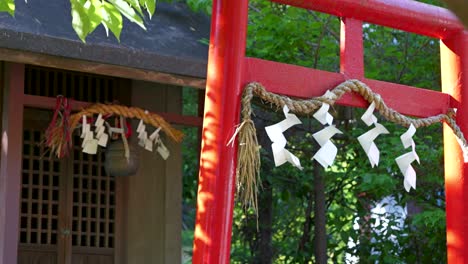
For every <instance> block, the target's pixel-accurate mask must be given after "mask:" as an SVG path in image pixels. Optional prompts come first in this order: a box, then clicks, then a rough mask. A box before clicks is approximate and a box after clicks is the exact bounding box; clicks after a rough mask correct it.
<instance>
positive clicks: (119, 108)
mask: <svg viewBox="0 0 468 264" xmlns="http://www.w3.org/2000/svg"><path fill="white" fill-rule="evenodd" d="M94 114H102V115H103V116H105V115H115V116H123V117H126V118H137V119H141V120H143V122H144V123H145V124H150V125H152V126H153V127H161V130H162V131H164V133H166V134H167V135H168V136H169V137H170V138H171V139H173V140H174V141H176V142H180V141H181V140H182V138H183V133H182V132H181V131H179V130H177V129H175V128H173V127H172V126H171V125H170V124H169V123H167V122H166V121H165V120H164V118H162V117H161V116H159V115H157V114H155V113H151V112H148V113H145V110H143V109H141V108H138V107H128V106H123V105H113V104H94V105H91V106H90V107H88V108H85V109H83V110H81V111H80V112H78V113H76V114H73V115H71V116H70V122H69V124H70V127H69V129H68V131H69V133H72V132H73V130H74V129H75V128H76V127H77V126H78V123H79V121H80V119H81V118H82V116H84V115H85V116H93V115H94ZM63 131H64V130H63V127H61V126H58V127H55V128H54V129H53V130H52V131H51V135H50V136H51V140H50V142H49V143H48V147H50V148H51V150H52V152H55V153H56V154H57V156H58V157H60V153H61V152H60V150H61V149H62V148H63V147H64V146H65V143H66V135H63Z"/></svg>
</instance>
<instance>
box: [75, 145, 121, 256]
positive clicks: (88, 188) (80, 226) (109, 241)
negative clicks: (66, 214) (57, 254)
mask: <svg viewBox="0 0 468 264" xmlns="http://www.w3.org/2000/svg"><path fill="white" fill-rule="evenodd" d="M74 140H75V142H80V137H79V136H75V139H74ZM103 163H104V152H103V151H101V149H100V150H99V152H98V153H97V155H88V154H85V153H83V152H82V151H81V146H79V145H78V146H77V145H75V146H74V160H73V225H72V228H73V229H72V245H73V246H84V247H100V248H113V247H114V229H115V220H114V219H115V179H114V177H111V176H109V175H107V174H106V172H105V170H104V164H103Z"/></svg>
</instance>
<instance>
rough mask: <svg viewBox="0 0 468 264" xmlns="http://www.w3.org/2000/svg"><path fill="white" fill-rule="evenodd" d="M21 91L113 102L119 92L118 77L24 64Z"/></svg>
mask: <svg viewBox="0 0 468 264" xmlns="http://www.w3.org/2000/svg"><path fill="white" fill-rule="evenodd" d="M25 70H26V72H25V85H24V93H25V94H29V95H39V96H48V97H56V96H57V95H63V96H65V97H67V98H73V99H75V100H78V101H82V102H93V103H94V102H101V103H105V102H112V101H113V100H115V99H116V98H117V97H119V96H118V94H119V93H120V89H119V88H118V85H117V82H118V80H119V79H117V78H112V77H106V76H101V75H94V74H86V73H79V72H73V71H65V70H60V69H51V68H44V67H39V66H33V65H26V68H25Z"/></svg>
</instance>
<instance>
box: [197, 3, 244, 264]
mask: <svg viewBox="0 0 468 264" xmlns="http://www.w3.org/2000/svg"><path fill="white" fill-rule="evenodd" d="M247 11H248V1H247V0H236V1H232V0H215V1H213V14H212V17H211V36H210V49H209V57H208V76H207V86H206V94H205V109H204V110H205V111H204V121H203V132H202V151H201V157H200V175H199V182H198V196H197V214H196V225H195V238H194V247H193V258H192V260H193V263H216V264H223V263H229V258H230V247H231V245H230V244H231V230H232V213H233V207H234V189H235V172H236V163H237V145H236V144H234V145H235V146H236V147H231V146H226V144H227V142H228V141H229V138H230V137H231V136H232V133H233V132H234V130H235V126H236V125H237V124H238V123H239V112H240V98H241V94H242V90H241V77H242V76H241V74H242V72H243V71H242V68H243V63H244V60H243V58H244V56H245V42H246V41H245V39H246V30H247Z"/></svg>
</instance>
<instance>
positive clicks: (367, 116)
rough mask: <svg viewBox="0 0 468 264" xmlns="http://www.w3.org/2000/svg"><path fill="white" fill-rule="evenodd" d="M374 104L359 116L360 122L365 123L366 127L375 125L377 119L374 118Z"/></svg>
mask: <svg viewBox="0 0 468 264" xmlns="http://www.w3.org/2000/svg"><path fill="white" fill-rule="evenodd" d="M374 109H375V103H374V102H372V103H371V104H370V105H369V107H368V108H367V110H366V112H364V114H363V115H362V116H361V119H362V121H364V123H366V125H367V126H371V125H372V124H375V123H377V117H375V115H374V114H373V113H374Z"/></svg>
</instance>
